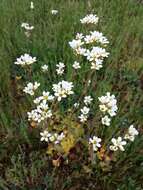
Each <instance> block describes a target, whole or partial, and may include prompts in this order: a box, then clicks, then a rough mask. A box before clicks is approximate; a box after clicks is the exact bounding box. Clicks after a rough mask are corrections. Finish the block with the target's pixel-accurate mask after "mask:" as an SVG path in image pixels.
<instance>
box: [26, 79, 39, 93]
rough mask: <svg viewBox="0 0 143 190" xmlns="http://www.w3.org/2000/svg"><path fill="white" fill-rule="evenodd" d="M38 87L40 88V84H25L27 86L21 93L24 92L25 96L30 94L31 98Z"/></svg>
mask: <svg viewBox="0 0 143 190" xmlns="http://www.w3.org/2000/svg"><path fill="white" fill-rule="evenodd" d="M39 86H40V83H37V82H34V83H31V82H29V83H28V84H27V86H26V87H25V88H24V89H23V92H25V93H26V94H30V95H31V96H33V95H34V92H35V90H37V88H38V87H39Z"/></svg>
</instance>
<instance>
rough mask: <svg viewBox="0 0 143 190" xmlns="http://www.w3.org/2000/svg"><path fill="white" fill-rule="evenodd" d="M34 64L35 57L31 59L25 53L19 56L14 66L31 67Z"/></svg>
mask: <svg viewBox="0 0 143 190" xmlns="http://www.w3.org/2000/svg"><path fill="white" fill-rule="evenodd" d="M35 62H36V57H31V56H30V55H29V54H27V53H25V54H24V55H21V56H20V57H19V58H17V59H16V62H14V64H16V65H21V66H26V65H31V64H33V63H35Z"/></svg>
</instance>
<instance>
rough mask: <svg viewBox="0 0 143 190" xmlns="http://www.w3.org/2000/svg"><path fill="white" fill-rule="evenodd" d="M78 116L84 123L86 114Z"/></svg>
mask: <svg viewBox="0 0 143 190" xmlns="http://www.w3.org/2000/svg"><path fill="white" fill-rule="evenodd" d="M78 118H79V119H80V122H82V123H84V122H85V121H87V118H88V116H87V115H84V114H81V115H80V116H78Z"/></svg>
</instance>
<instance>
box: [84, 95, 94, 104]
mask: <svg viewBox="0 0 143 190" xmlns="http://www.w3.org/2000/svg"><path fill="white" fill-rule="evenodd" d="M92 100H93V98H91V96H85V97H84V103H85V105H89V104H91V102H92Z"/></svg>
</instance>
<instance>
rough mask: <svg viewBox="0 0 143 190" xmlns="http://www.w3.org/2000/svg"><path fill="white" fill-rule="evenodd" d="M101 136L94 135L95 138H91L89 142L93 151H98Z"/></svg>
mask: <svg viewBox="0 0 143 190" xmlns="http://www.w3.org/2000/svg"><path fill="white" fill-rule="evenodd" d="M100 143H101V138H98V137H96V136H93V138H89V144H92V146H93V151H97V150H98V148H100V147H101V144H100Z"/></svg>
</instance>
